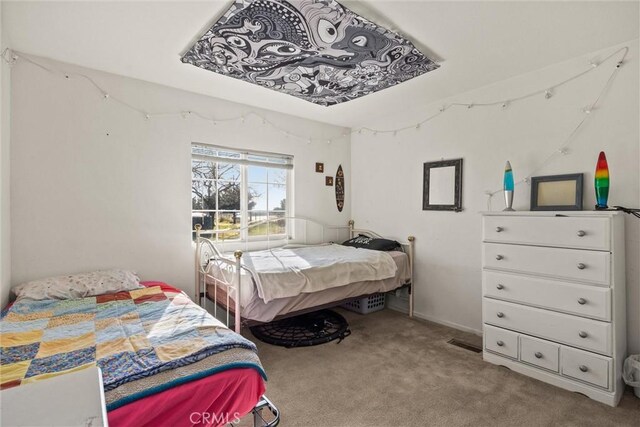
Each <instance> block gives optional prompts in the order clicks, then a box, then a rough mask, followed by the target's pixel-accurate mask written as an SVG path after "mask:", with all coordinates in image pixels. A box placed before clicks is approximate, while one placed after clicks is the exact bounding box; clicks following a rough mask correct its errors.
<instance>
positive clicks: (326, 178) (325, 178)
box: [324, 176, 333, 187]
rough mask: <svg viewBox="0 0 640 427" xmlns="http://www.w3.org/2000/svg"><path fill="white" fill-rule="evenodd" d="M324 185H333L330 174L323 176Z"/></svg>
mask: <svg viewBox="0 0 640 427" xmlns="http://www.w3.org/2000/svg"><path fill="white" fill-rule="evenodd" d="M324 185H326V186H327V187H333V177H332V176H325V177H324Z"/></svg>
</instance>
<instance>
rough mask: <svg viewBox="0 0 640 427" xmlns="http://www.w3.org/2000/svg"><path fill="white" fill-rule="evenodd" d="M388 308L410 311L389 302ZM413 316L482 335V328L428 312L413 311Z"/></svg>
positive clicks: (402, 311) (406, 312)
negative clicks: (471, 326)
mask: <svg viewBox="0 0 640 427" xmlns="http://www.w3.org/2000/svg"><path fill="white" fill-rule="evenodd" d="M387 308H389V309H391V310H394V311H399V312H400V313H404V314H408V313H409V309H408V308H406V307H402V306H399V305H396V304H387ZM413 317H417V318H418V319H422V320H427V321H429V322H433V323H437V324H439V325H444V326H448V327H450V328H453V329H458V330H459V331H463V332H469V333H471V334H474V335H478V336H480V337H481V336H482V330H478V329H473V328H470V327H468V326H464V325H460V324H458V323H454V322H449V321H448V320H442V319H438V318H437V317H433V316H429V315H427V314H424V313H420V312H418V311H415V310H414V311H413Z"/></svg>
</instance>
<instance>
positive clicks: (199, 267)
mask: <svg viewBox="0 0 640 427" xmlns="http://www.w3.org/2000/svg"><path fill="white" fill-rule="evenodd" d="M195 230H196V288H195V295H196V299H197V302H198V304H199V305H200V306H202V307H205V305H206V301H207V295H206V294H207V283H208V280H207V279H209V281H212V282H213V283H214V294H215V293H217V291H218V288H219V287H222V288H224V290H225V294H226V300H227V303H226V304H225V309H226V316H225V319H226V326H227V327H228V328H230V322H229V321H230V311H231V307H232V306H233V315H234V328H233V329H234V331H235V332H236V333H238V334H239V333H240V329H241V327H242V319H241V317H240V315H241V313H240V301H241V297H242V286H241V284H242V251H240V250H237V251H235V252H234V253H233V256H234V258H235V259H229V258H226V257H224V256H223V255H222V253H221V252H220V251H218V249H217V248H216V247H215V245H214V244H213V243H212V242H211V241H210V240H209V239H205V238H204V237H202V236H201V235H200V233H201V231H202V226H201V225H200V224H196V225H195ZM214 270H215V271H216V272H217V273H219V274H212V271H214ZM230 302H233V305H232V304H230ZM205 308H206V307H205ZM213 315H214V317H216V318H218V305H217V304H214V307H213ZM230 329H231V328H230Z"/></svg>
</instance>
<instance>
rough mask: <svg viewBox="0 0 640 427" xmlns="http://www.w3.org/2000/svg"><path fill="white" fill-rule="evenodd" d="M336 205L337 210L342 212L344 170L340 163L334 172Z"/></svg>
mask: <svg viewBox="0 0 640 427" xmlns="http://www.w3.org/2000/svg"><path fill="white" fill-rule="evenodd" d="M335 185H336V205H337V206H338V212H342V209H343V208H344V171H343V170H342V165H339V166H338V171H337V172H336V184H335Z"/></svg>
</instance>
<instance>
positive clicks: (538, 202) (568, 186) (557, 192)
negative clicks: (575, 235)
mask: <svg viewBox="0 0 640 427" xmlns="http://www.w3.org/2000/svg"><path fill="white" fill-rule="evenodd" d="M582 180H583V176H582V174H581V173H574V174H568V175H552V176H534V177H531V210H532V211H581V210H582Z"/></svg>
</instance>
